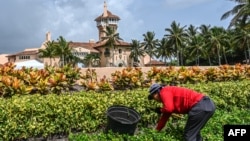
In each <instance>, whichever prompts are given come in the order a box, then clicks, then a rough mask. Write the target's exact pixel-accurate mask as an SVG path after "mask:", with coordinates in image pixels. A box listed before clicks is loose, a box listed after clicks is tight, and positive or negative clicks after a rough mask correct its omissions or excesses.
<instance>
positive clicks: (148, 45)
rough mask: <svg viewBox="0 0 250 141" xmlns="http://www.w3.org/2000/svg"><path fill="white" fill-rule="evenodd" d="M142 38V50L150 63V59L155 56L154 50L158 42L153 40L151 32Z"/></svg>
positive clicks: (153, 34)
mask: <svg viewBox="0 0 250 141" xmlns="http://www.w3.org/2000/svg"><path fill="white" fill-rule="evenodd" d="M142 36H143V37H144V39H143V42H142V43H141V45H142V47H143V48H144V50H145V52H146V53H147V54H148V55H149V57H150V63H151V59H152V57H153V56H155V49H156V46H157V44H158V40H157V39H155V33H154V32H151V31H148V32H147V33H145V34H143V35H142ZM150 65H151V64H150Z"/></svg>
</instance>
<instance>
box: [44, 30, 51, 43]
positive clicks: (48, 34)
mask: <svg viewBox="0 0 250 141" xmlns="http://www.w3.org/2000/svg"><path fill="white" fill-rule="evenodd" d="M45 40H46V42H48V41H51V34H50V32H49V31H48V32H47V33H46V39H45Z"/></svg>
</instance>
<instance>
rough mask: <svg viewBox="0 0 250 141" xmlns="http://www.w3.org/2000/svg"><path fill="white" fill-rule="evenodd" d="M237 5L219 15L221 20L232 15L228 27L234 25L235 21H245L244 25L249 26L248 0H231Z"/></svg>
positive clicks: (249, 4)
mask: <svg viewBox="0 0 250 141" xmlns="http://www.w3.org/2000/svg"><path fill="white" fill-rule="evenodd" d="M231 1H234V2H236V3H238V5H236V6H235V7H234V8H233V9H232V10H229V11H227V12H226V13H224V14H223V15H222V16H221V20H224V19H226V18H228V17H229V16H230V15H234V17H233V18H232V20H231V22H230V24H229V26H228V27H229V28H230V27H232V26H234V25H236V23H237V22H239V21H241V22H243V23H245V26H248V27H249V16H250V0H231Z"/></svg>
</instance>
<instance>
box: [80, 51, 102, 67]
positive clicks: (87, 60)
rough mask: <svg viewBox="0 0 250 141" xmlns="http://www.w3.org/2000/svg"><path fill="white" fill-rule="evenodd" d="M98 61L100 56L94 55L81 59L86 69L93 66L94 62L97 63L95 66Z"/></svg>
mask: <svg viewBox="0 0 250 141" xmlns="http://www.w3.org/2000/svg"><path fill="white" fill-rule="evenodd" d="M99 61H100V56H99V54H96V53H93V54H92V53H91V54H87V55H86V56H85V57H84V59H83V63H84V64H85V65H86V66H88V67H92V66H93V65H94V64H95V62H97V63H96V64H99V63H100V62H99Z"/></svg>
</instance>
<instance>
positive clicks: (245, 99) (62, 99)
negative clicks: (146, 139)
mask: <svg viewBox="0 0 250 141" xmlns="http://www.w3.org/2000/svg"><path fill="white" fill-rule="evenodd" d="M249 84H250V82H249V81H241V82H225V83H206V84H204V83H203V84H196V85H188V84H187V85H183V86H186V87H190V88H193V89H196V90H198V91H201V92H204V93H205V94H207V95H209V96H211V97H212V98H213V99H214V100H215V103H216V106H217V108H218V109H219V110H224V111H229V110H230V111H231V110H234V108H235V107H238V108H243V109H248V108H249V101H250V87H249ZM147 95H148V92H147V89H137V90H127V91H111V92H104V93H97V92H94V91H88V92H86V91H83V92H79V93H74V94H70V93H69V94H62V95H56V94H49V95H26V96H13V97H12V98H7V99H6V98H1V99H0V100H1V103H0V137H1V138H0V140H1V139H2V140H5V141H8V140H16V139H27V138H29V137H35V136H38V137H39V136H43V137H48V136H52V135H54V134H62V133H63V134H69V133H71V132H76V131H80V132H86V133H96V132H100V131H101V130H103V129H104V128H105V124H106V110H107V109H108V107H109V106H112V105H125V106H128V107H133V108H134V109H135V110H137V111H138V112H139V113H140V114H141V121H140V123H139V125H138V126H139V127H142V128H145V127H148V126H151V125H152V124H155V122H156V119H157V118H158V116H157V115H156V114H155V113H152V112H151V111H150V110H148V108H149V107H155V106H159V103H155V102H153V101H148V100H147ZM225 122H226V121H225ZM248 122H250V121H248Z"/></svg>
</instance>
